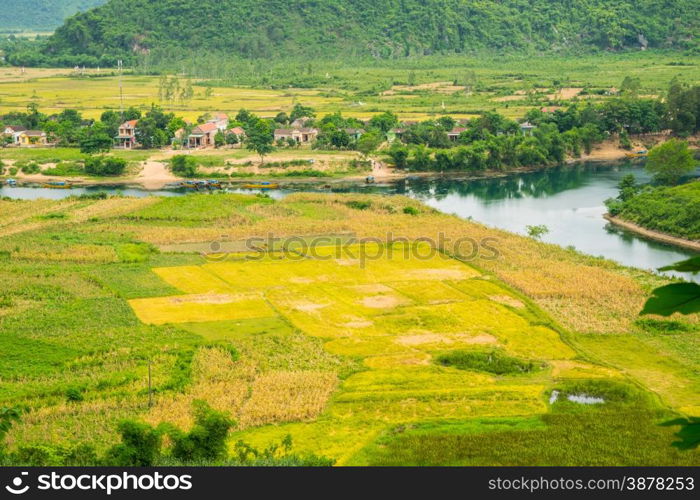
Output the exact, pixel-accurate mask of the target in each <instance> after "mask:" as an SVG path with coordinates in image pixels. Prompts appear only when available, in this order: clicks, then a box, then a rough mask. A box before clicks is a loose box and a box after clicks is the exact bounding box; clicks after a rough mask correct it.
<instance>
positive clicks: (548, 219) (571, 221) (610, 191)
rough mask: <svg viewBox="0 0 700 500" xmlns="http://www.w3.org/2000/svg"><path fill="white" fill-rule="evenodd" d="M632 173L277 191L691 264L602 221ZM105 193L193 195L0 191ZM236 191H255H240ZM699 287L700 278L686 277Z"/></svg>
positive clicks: (647, 261) (563, 171)
mask: <svg viewBox="0 0 700 500" xmlns="http://www.w3.org/2000/svg"><path fill="white" fill-rule="evenodd" d="M629 173H632V174H634V175H635V177H636V178H637V179H638V181H640V182H646V181H647V180H648V176H647V174H646V172H645V171H644V169H643V168H642V166H640V165H638V164H618V165H612V164H600V163H597V164H578V165H574V166H567V167H560V168H554V169H548V170H544V171H539V172H530V173H520V174H513V175H508V176H506V177H500V178H483V179H476V180H475V179H471V180H469V179H459V178H454V177H449V178H448V177H439V178H415V177H414V178H409V179H406V180H401V181H398V182H395V183H388V184H374V185H366V184H359V183H355V184H352V183H345V184H337V185H336V184H333V185H332V187H331V188H324V187H323V185H322V184H321V183H319V184H308V183H298V184H289V185H287V186H284V187H283V189H278V190H270V191H268V194H269V195H270V196H272V197H274V198H281V197H284V196H286V195H287V194H289V193H294V192H309V191H313V192H324V191H325V192H328V191H332V192H365V193H380V194H404V195H406V196H410V197H413V198H416V199H418V200H420V201H422V202H423V203H425V204H427V205H429V206H431V207H434V208H436V209H437V210H440V211H442V212H445V213H450V214H456V215H458V216H460V217H464V218H470V219H473V220H475V221H478V222H481V223H484V224H486V225H489V226H493V227H497V228H500V229H505V230H507V231H512V232H515V233H519V234H526V233H527V229H526V228H527V226H529V225H530V226H534V225H544V226H546V227H547V229H548V231H549V232H548V233H547V234H545V235H544V236H543V237H542V241H545V242H549V243H554V244H557V245H561V246H564V247H574V248H576V249H577V250H579V251H581V252H583V253H586V254H589V255H594V256H602V257H605V258H608V259H611V260H614V261H617V262H619V263H621V264H624V265H626V266H632V267H637V268H641V269H650V270H651V269H657V268H659V267H662V266H665V265H668V264H671V263H673V262H677V261H680V260H684V259H687V258H689V257H691V256H693V255H696V253H694V252H692V251H691V250H684V249H680V248H677V247H673V246H670V245H665V244H663V243H658V242H655V241H652V240H648V239H645V238H642V237H639V236H636V235H635V234H633V233H630V232H627V231H625V230H622V229H619V228H616V227H614V226H611V225H610V224H609V223H608V222H607V221H606V220H605V219H603V214H604V213H605V212H606V209H605V204H604V202H605V200H606V199H608V198H612V197H615V196H616V195H617V187H616V186H617V184H618V182H619V181H620V179H621V178H622V177H623V176H625V175H626V174H629ZM100 191H106V192H109V193H121V194H123V195H126V196H139V197H140V196H152V195H156V196H182V195H186V194H189V193H191V192H192V191H188V190H160V191H145V190H142V189H137V188H127V187H116V186H111V187H110V186H100V187H75V188H72V189H65V190H62V189H40V188H31V187H7V186H3V187H0V196H8V197H11V198H22V199H34V198H52V199H60V198H64V197H66V196H70V195H78V194H84V193H96V192H100ZM231 191H232V192H247V193H250V192H251V191H250V190H240V189H234V190H231ZM683 277H685V278H686V279H691V280H693V281H700V276H692V275H687V274H686V275H683Z"/></svg>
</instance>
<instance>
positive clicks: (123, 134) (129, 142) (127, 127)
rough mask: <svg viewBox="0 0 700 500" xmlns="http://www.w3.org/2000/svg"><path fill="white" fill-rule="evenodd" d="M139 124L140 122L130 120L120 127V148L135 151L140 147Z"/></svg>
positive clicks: (118, 136) (118, 138) (118, 137)
mask: <svg viewBox="0 0 700 500" xmlns="http://www.w3.org/2000/svg"><path fill="white" fill-rule="evenodd" d="M138 123H139V121H138V120H129V121H128V122H124V123H122V124H121V125H119V135H117V137H116V139H117V147H118V148H124V149H133V148H135V147H137V146H138V145H139V144H138V141H137V140H136V126H137V125H138Z"/></svg>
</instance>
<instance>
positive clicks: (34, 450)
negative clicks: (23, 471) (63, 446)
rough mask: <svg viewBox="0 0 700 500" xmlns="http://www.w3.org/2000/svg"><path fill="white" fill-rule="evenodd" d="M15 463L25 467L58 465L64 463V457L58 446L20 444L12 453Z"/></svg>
mask: <svg viewBox="0 0 700 500" xmlns="http://www.w3.org/2000/svg"><path fill="white" fill-rule="evenodd" d="M11 459H12V463H13V464H14V465H22V466H25V467H57V466H61V465H63V457H62V456H61V452H60V450H59V449H58V448H55V447H53V446H44V445H35V446H20V447H19V448H18V449H17V450H16V451H15V452H13V453H12V454H11Z"/></svg>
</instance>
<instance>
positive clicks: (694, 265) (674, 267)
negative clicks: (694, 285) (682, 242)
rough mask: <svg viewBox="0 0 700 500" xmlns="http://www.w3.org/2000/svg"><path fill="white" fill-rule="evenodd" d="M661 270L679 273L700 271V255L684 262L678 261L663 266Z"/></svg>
mask: <svg viewBox="0 0 700 500" xmlns="http://www.w3.org/2000/svg"><path fill="white" fill-rule="evenodd" d="M659 271H678V272H679V273H693V274H696V273H700V256H698V257H692V258H690V259H688V260H684V261H682V262H676V263H675V264H671V265H670V266H666V267H662V268H660V269H659Z"/></svg>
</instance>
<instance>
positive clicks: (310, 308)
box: [292, 302, 329, 313]
mask: <svg viewBox="0 0 700 500" xmlns="http://www.w3.org/2000/svg"><path fill="white" fill-rule="evenodd" d="M328 306H329V304H315V303H313V302H299V303H297V304H292V309H294V310H295V311H301V312H306V313H315V312H317V311H319V310H321V309H323V308H324V307H328Z"/></svg>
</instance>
